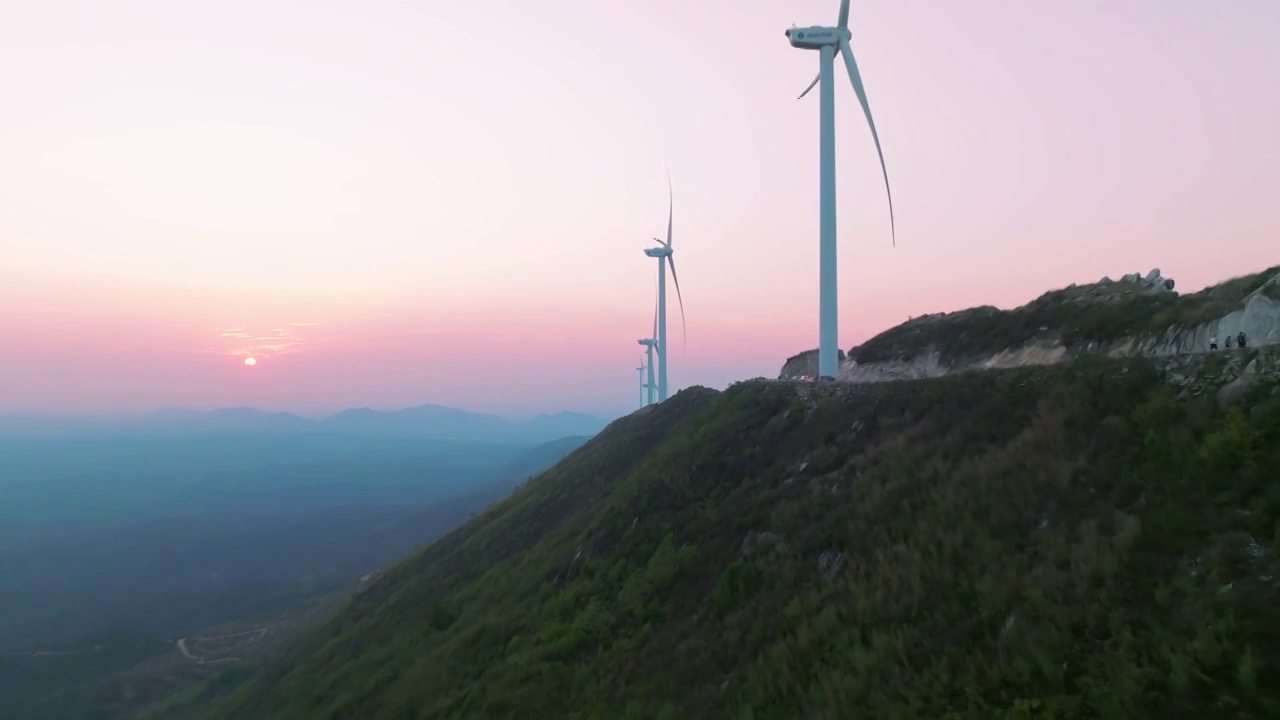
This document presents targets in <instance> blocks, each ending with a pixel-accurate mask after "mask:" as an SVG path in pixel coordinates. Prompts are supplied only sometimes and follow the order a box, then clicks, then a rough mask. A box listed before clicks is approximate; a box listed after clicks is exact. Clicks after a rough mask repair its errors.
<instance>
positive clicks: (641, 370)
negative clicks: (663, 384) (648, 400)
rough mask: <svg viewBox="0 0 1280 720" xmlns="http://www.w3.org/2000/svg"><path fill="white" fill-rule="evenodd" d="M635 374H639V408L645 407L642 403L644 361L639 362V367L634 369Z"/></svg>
mask: <svg viewBox="0 0 1280 720" xmlns="http://www.w3.org/2000/svg"><path fill="white" fill-rule="evenodd" d="M636 372H639V373H640V407H644V406H645V402H644V361H643V360H641V361H640V367H638V368H636Z"/></svg>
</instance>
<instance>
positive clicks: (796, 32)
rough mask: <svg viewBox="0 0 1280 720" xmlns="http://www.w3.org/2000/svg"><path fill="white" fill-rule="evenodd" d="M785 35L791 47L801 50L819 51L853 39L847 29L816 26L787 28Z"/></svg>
mask: <svg viewBox="0 0 1280 720" xmlns="http://www.w3.org/2000/svg"><path fill="white" fill-rule="evenodd" d="M786 35H787V39H788V40H790V41H791V47H797V48H801V49H803V50H819V49H821V48H823V47H826V46H828V45H830V46H832V47H839V45H840V40H841V39H844V40H845V41H846V42H848V40H849V38H851V37H853V34H852V33H850V32H849V28H841V27H818V26H814V27H803V28H787V33H786Z"/></svg>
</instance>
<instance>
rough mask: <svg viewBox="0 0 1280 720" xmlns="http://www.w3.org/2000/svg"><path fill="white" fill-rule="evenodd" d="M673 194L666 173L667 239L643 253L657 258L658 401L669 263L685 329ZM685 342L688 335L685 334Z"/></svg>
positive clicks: (663, 384)
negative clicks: (674, 238)
mask: <svg viewBox="0 0 1280 720" xmlns="http://www.w3.org/2000/svg"><path fill="white" fill-rule="evenodd" d="M672 199H673V195H672V191H671V173H670V172H668V173H667V241H666V242H663V241H662V240H659V239H658V238H654V241H655V242H657V243H658V245H659V247H656V248H647V249H646V250H645V251H644V254H645V255H648V256H649V257H651V258H657V259H658V322H657V325H658V327H657V333H656V336H657V338H656V339H657V342H658V347H657V350H658V402H662V401H664V400H666V399H667V265H668V264H670V265H671V280H672V281H673V282H674V283H675V285H676V299H677V300H679V301H680V329H681V331H682V332H684V331H685V327H684V298H683V297H682V296H681V295H680V279H679V278H678V277H676V261H675V259H674V258H672V257H671V253H672V247H671V219H672V212H673V210H674V204H673V202H672ZM685 340H686V342H687V340H688V336H687V335H686V336H685Z"/></svg>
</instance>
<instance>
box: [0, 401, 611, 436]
mask: <svg viewBox="0 0 1280 720" xmlns="http://www.w3.org/2000/svg"><path fill="white" fill-rule="evenodd" d="M609 422H610V419H609V418H604V417H600V416H597V415H588V414H585V413H576V412H558V413H551V414H543V415H538V416H537V417H534V418H531V419H528V420H512V419H509V418H504V417H502V416H500V415H494V414H491V413H478V412H471V411H469V410H462V409H459V408H453V407H446V406H444V405H432V404H427V405H419V406H417V407H411V408H405V409H403V410H393V411H385V412H384V411H379V410H373V409H371V408H353V409H350V410H344V411H342V412H339V413H337V414H335V415H331V416H329V417H325V418H321V419H309V418H305V417H302V416H300V415H294V414H292V413H282V412H267V411H265V410H257V409H254V408H247V407H241V408H224V409H220V410H209V411H197V410H178V409H166V410H158V411H156V412H152V413H147V414H145V415H139V416H135V417H129V418H111V419H104V418H84V417H56V416H47V415H34V414H27V415H0V434H7V435H28V434H40V435H43V434H61V433H82V432H94V433H101V432H110V433H129V434H134V433H146V434H164V435H175V434H176V435H187V434H207V433H339V434H348V435H349V434H360V435H375V436H384V437H398V438H404V437H413V438H424V439H433V440H447V441H453V442H492V443H509V444H520V445H527V444H537V443H544V442H548V441H550V440H555V439H558V438H563V437H567V436H584V435H585V436H590V435H595V434H596V433H597V432H599V431H600V430H602V429H604V426H605V425H607V424H609Z"/></svg>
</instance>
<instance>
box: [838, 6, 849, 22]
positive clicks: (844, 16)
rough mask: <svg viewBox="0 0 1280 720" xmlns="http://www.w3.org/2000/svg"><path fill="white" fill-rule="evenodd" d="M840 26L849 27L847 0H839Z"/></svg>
mask: <svg viewBox="0 0 1280 720" xmlns="http://www.w3.org/2000/svg"><path fill="white" fill-rule="evenodd" d="M838 25H839V26H840V27H849V0H840V21H839V23H838Z"/></svg>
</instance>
